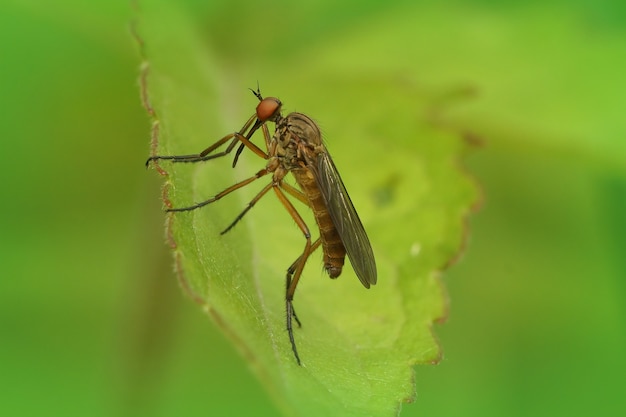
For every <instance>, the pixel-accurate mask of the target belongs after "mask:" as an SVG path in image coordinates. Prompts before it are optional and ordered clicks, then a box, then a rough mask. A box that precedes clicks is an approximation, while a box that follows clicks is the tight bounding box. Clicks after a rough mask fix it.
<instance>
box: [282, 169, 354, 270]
mask: <svg viewBox="0 0 626 417" xmlns="http://www.w3.org/2000/svg"><path fill="white" fill-rule="evenodd" d="M291 172H292V173H293V175H294V177H295V178H296V182H297V183H298V185H300V188H301V189H302V192H303V193H304V194H305V195H306V197H307V199H308V200H309V205H310V206H311V210H313V215H314V216H315V222H316V223H317V227H318V228H319V229H320V239H321V240H322V250H323V251H324V269H326V272H328V275H329V276H330V277H331V278H337V277H338V276H339V275H341V270H342V268H343V264H344V261H345V258H346V248H345V247H344V246H343V242H342V241H341V237H339V233H338V232H337V228H336V227H335V225H334V224H333V221H332V219H331V218H330V213H329V212H328V209H327V207H326V203H325V202H324V198H323V197H322V193H321V192H320V189H319V187H318V186H317V183H316V182H315V179H314V178H313V175H312V173H311V171H309V170H308V169H306V168H300V169H293V170H292V171H291Z"/></svg>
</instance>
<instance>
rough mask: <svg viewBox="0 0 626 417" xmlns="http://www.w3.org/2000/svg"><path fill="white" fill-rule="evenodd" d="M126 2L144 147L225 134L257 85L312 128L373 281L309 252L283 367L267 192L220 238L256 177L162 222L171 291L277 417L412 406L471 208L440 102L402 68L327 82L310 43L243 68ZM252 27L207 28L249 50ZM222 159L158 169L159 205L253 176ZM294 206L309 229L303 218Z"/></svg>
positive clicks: (278, 238)
mask: <svg viewBox="0 0 626 417" xmlns="http://www.w3.org/2000/svg"><path fill="white" fill-rule="evenodd" d="M141 7H142V9H141V11H140V12H139V24H138V25H137V26H136V29H135V30H136V33H137V38H138V40H139V44H140V47H141V49H142V55H143V57H144V59H145V62H144V65H143V67H142V76H141V84H142V90H143V95H142V97H143V100H144V103H145V106H146V107H147V108H148V109H149V111H150V113H151V114H152V117H153V123H154V124H153V149H152V152H153V153H156V154H160V155H173V154H189V153H196V152H199V151H201V150H202V149H204V148H206V147H207V146H209V145H210V144H212V143H213V142H215V141H217V140H218V139H219V138H221V137H222V136H224V135H226V134H228V133H230V132H233V131H235V130H239V129H240V128H241V126H242V125H243V123H244V122H245V120H247V118H248V117H250V116H251V115H252V114H253V112H254V108H255V107H256V103H257V99H256V98H255V97H254V96H253V95H252V94H251V93H250V92H249V91H247V90H246V88H247V87H256V85H255V84H256V81H257V77H258V78H259V82H260V85H261V91H262V92H263V94H264V95H266V96H268V95H269V96H271V95H275V96H278V97H280V98H281V100H282V101H283V104H284V110H285V112H289V111H294V110H297V111H301V112H304V113H306V114H309V115H311V116H312V117H313V118H314V119H315V120H316V121H318V123H319V124H320V126H321V128H322V131H323V134H324V135H325V140H326V143H327V145H328V148H329V150H330V152H331V154H332V156H333V159H334V160H335V163H336V165H337V167H338V169H339V171H340V172H341V175H342V177H343V180H344V182H345V184H346V187H347V188H348V190H349V191H350V195H351V197H352V200H353V202H354V204H355V206H356V207H357V210H358V212H359V214H360V217H361V219H362V220H363V223H364V225H365V228H366V230H367V231H368V234H369V236H370V240H371V242H372V245H373V249H374V252H375V255H376V260H377V264H378V277H379V278H378V285H376V286H374V287H372V288H371V289H370V290H366V289H364V288H363V287H362V286H361V284H360V283H359V281H358V279H357V278H356V276H355V275H354V272H353V271H352V269H351V268H350V267H349V266H346V268H345V269H344V272H343V274H342V276H341V277H340V278H339V279H337V280H330V279H328V277H327V276H325V274H324V273H323V270H322V267H321V252H319V251H318V252H319V253H316V254H314V256H312V257H311V258H310V260H309V262H308V264H307V267H306V268H305V270H304V274H303V277H302V280H301V281H300V284H299V286H298V291H297V292H296V297H295V300H294V304H295V307H296V309H297V311H298V316H299V318H300V319H301V320H302V322H303V326H302V328H297V329H295V331H294V332H295V339H296V343H297V345H298V349H299V353H300V357H301V359H302V366H298V365H297V364H296V361H295V359H294V357H293V354H292V352H291V346H290V343H289V339H288V336H287V332H286V330H285V313H284V308H285V307H284V285H285V284H284V279H285V271H286V269H287V267H288V266H289V265H290V264H291V263H292V262H293V261H294V260H295V259H296V258H297V257H298V256H299V254H300V253H301V251H302V248H303V247H304V242H305V241H304V238H303V237H302V235H301V232H300V231H299V229H298V228H297V227H296V226H295V224H294V222H293V221H292V220H291V218H290V216H289V215H288V213H287V212H286V211H285V210H284V209H283V208H282V206H281V205H280V203H279V202H278V201H277V200H276V199H275V198H274V197H272V194H268V196H267V197H264V198H263V199H262V200H261V201H260V202H259V203H258V204H257V205H256V206H255V207H254V208H253V210H251V212H250V213H248V214H247V215H246V217H245V218H244V220H243V221H242V222H241V223H240V224H238V225H237V226H236V227H235V228H234V229H233V230H231V231H230V232H229V233H227V234H225V235H223V236H220V231H221V230H223V229H224V228H225V227H226V226H228V225H229V224H230V222H231V221H232V220H233V219H234V218H235V216H236V215H237V214H239V213H240V212H241V210H242V209H243V208H244V207H245V204H246V203H247V202H248V201H250V199H251V198H252V197H253V196H254V195H255V194H256V193H257V192H258V191H259V189H260V188H261V187H262V186H263V185H265V184H267V182H266V181H267V179H262V180H259V181H258V183H255V184H253V185H250V186H248V187H245V188H244V189H242V190H239V191H238V192H236V193H234V194H232V195H229V196H227V197H225V198H224V199H222V200H220V201H219V202H216V203H215V204H211V205H209V206H207V207H204V208H202V209H200V210H195V211H192V212H183V213H176V214H171V215H168V216H167V232H166V233H167V239H168V242H169V243H170V245H171V246H172V248H173V250H174V254H175V264H176V270H177V273H178V275H179V279H180V280H181V283H182V285H183V286H184V287H186V289H187V290H188V291H189V293H190V294H192V297H194V298H195V299H196V300H197V301H198V302H200V303H201V304H202V305H203V306H204V309H205V310H206V312H207V313H208V314H209V316H210V317H211V318H212V319H213V321H214V322H215V323H216V324H217V325H218V326H219V327H220V328H221V329H222V330H223V331H224V332H225V333H226V334H227V335H228V336H229V337H230V338H231V339H232V341H233V343H234V345H235V346H236V347H237V348H238V349H239V350H240V351H241V353H242V355H243V356H244V358H245V359H246V360H247V361H248V362H249V364H250V366H251V367H252V368H253V370H254V372H255V373H256V374H257V376H258V377H259V378H260V380H261V381H262V383H263V385H264V386H265V387H266V389H267V390H268V392H269V393H270V395H271V396H272V397H273V399H274V400H275V401H276V403H277V405H278V406H279V407H280V408H281V409H282V410H283V411H284V413H285V414H286V415H298V416H309V415H310V416H320V415H342V416H350V415H354V416H362V415H377V416H384V415H395V414H397V412H398V410H399V409H400V407H401V403H402V402H405V401H410V400H412V399H413V398H414V396H415V387H414V379H415V378H414V371H413V366H414V365H415V364H425V363H436V362H437V361H438V360H439V358H440V355H441V352H440V348H439V346H438V345H437V342H436V340H435V337H434V336H433V334H432V332H431V327H432V325H433V323H434V322H435V321H437V320H443V319H444V318H445V316H446V303H447V300H446V295H445V290H444V289H443V287H442V284H441V282H440V280H439V271H440V270H441V269H442V268H443V267H444V266H445V265H447V264H449V262H450V261H451V260H452V259H453V258H454V257H455V256H457V254H458V251H459V249H460V246H461V244H462V240H463V237H464V235H465V224H464V220H465V217H466V216H467V214H468V212H469V211H470V210H471V207H472V205H473V204H474V203H475V201H476V199H477V192H476V187H475V186H474V184H473V183H472V181H471V180H470V179H469V178H468V177H467V176H466V175H465V174H464V173H463V172H462V170H461V169H460V168H459V166H458V162H459V160H460V158H461V157H462V156H463V154H464V153H465V151H466V150H467V147H468V145H467V143H466V142H465V141H464V140H463V139H462V137H461V135H460V134H459V133H458V132H454V131H447V130H446V129H445V128H443V127H442V126H438V125H437V123H436V118H435V117H433V115H434V114H435V113H434V112H435V110H436V109H437V108H439V107H440V106H442V101H441V94H439V93H430V94H426V93H424V91H422V90H421V89H420V88H419V86H418V85H417V84H416V80H415V79H414V78H413V76H412V75H411V74H410V73H406V72H394V71H393V68H392V69H391V70H389V71H370V72H362V73H355V72H349V71H345V72H336V71H334V68H335V64H336V57H335V56H328V57H325V56H324V48H323V47H322V46H323V45H322V46H320V45H317V46H316V45H315V42H314V41H310V42H309V44H308V45H307V47H305V45H301V46H302V47H301V48H292V49H288V50H285V49H283V48H276V49H275V50H273V51H272V50H270V49H267V50H265V52H267V53H268V57H267V58H265V59H260V58H259V56H258V55H256V54H254V53H252V54H251V59H253V58H254V59H253V62H251V63H250V65H254V68H252V67H248V66H246V65H247V63H246V62H245V59H244V58H238V59H235V58H233V57H232V56H227V54H225V53H224V52H223V51H222V50H220V47H218V46H216V45H217V43H218V42H216V41H214V40H213V39H214V38H212V37H211V36H207V34H206V33H204V32H203V31H202V29H203V25H202V24H201V23H200V22H202V17H201V16H198V15H193V17H192V14H191V13H190V11H189V10H183V9H179V8H176V7H173V6H172V5H170V4H165V3H164V4H160V2H158V1H153V2H149V3H147V4H142V5H141ZM246 16H247V15H244V16H243V17H242V18H241V20H240V21H239V22H240V23H241V22H242V21H245V19H246ZM253 29H254V26H253V27H250V26H249V25H245V24H236V23H234V22H233V24H232V27H230V28H229V30H228V31H226V32H220V33H222V35H223V36H227V37H237V36H239V37H241V39H248V37H250V39H253V37H252V36H253V35H254V31H253ZM261 34H262V33H261ZM214 36H216V35H214ZM294 36H295V37H296V38H298V35H297V34H294ZM301 39H302V38H301ZM266 40H268V39H267V38H263V39H259V42H261V41H266ZM229 42H233V43H236V39H235V40H232V39H231V40H229ZM323 42H332V39H326V40H325V41H324V40H322V43H323ZM212 43H213V44H212ZM313 56H314V57H315V58H314V59H313ZM312 59H313V60H312ZM345 59H349V57H348V56H346V57H345ZM311 60H312V61H311ZM239 61H240V62H239ZM444 103H445V102H444ZM444 105H445V104H444ZM259 136H260V135H259ZM256 143H257V144H259V145H262V139H261V138H260V137H257V138H256ZM231 162H232V157H231V156H229V157H225V158H223V159H218V160H212V161H210V162H207V163H200V164H171V163H167V162H166V161H165V162H163V161H162V162H159V164H158V167H157V169H158V170H159V171H160V172H161V173H163V174H164V175H165V176H166V184H165V189H164V201H165V204H166V206H174V207H181V206H187V205H191V204H193V203H194V202H199V201H202V200H205V199H207V198H209V197H211V196H213V195H215V194H216V193H217V192H219V191H221V190H223V189H225V188H226V187H228V186H229V185H231V184H233V183H234V182H236V181H239V180H242V179H244V178H247V177H249V176H251V175H253V174H254V173H255V172H257V171H258V170H259V169H261V168H262V167H263V166H264V161H263V160H261V159H259V158H258V157H256V156H255V155H253V154H252V153H251V152H249V151H246V152H244V154H243V155H242V157H241V159H240V162H239V164H238V166H237V168H236V169H232V168H231ZM296 207H297V208H298V210H299V211H300V213H302V215H303V217H304V219H305V221H306V222H307V224H309V225H314V224H315V223H314V220H313V218H312V216H311V213H310V210H308V209H307V208H306V207H304V206H302V205H299V203H296ZM209 354H210V352H207V355H209Z"/></svg>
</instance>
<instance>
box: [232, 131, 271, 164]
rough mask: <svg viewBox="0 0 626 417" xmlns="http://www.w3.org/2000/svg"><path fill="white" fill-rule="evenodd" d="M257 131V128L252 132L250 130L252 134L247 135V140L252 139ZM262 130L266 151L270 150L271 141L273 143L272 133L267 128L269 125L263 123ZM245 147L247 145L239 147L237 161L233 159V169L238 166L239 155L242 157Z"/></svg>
mask: <svg viewBox="0 0 626 417" xmlns="http://www.w3.org/2000/svg"><path fill="white" fill-rule="evenodd" d="M255 126H256V125H255ZM257 129H258V128H257ZM255 130H256V129H255V128H252V130H250V132H248V134H247V135H246V139H250V137H251V136H252V134H253V133H254V132H255ZM261 130H262V132H263V138H264V139H265V146H266V147H265V149H268V150H269V148H270V141H271V139H272V138H271V136H270V131H269V129H268V128H267V124H265V123H263V124H262V125H261ZM245 146H246V144H245V143H241V145H239V148H237V152H235V159H233V168H235V165H237V161H238V160H239V155H241V152H242V151H243V149H244V148H245Z"/></svg>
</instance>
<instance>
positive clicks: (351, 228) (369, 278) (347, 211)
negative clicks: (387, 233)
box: [312, 152, 376, 288]
mask: <svg viewBox="0 0 626 417" xmlns="http://www.w3.org/2000/svg"><path fill="white" fill-rule="evenodd" d="M312 171H313V173H314V174H315V180H316V181H317V185H318V186H319V189H320V191H321V192H322V197H323V198H324V201H325V202H326V207H327V208H328V211H329V213H330V218H331V219H332V221H333V224H334V225H335V227H336V228H337V232H339V236H340V237H341V240H342V242H343V245H344V246H345V248H346V252H347V254H348V257H349V258H350V263H351V264H352V268H354V272H356V275H357V277H359V279H360V280H361V283H363V285H364V286H365V287H366V288H369V287H370V284H372V285H374V284H376V261H375V260H374V252H373V251H372V246H371V245H370V241H369V239H368V238H367V234H366V233H365V229H364V228H363V224H362V223H361V219H359V215H358V214H357V213H356V210H355V209H354V205H352V201H351V200H350V196H349V195H348V191H346V187H345V186H344V185H343V181H341V177H340V176H339V172H337V168H336V167H335V164H334V163H333V160H332V159H331V158H330V156H329V155H328V154H327V153H325V152H321V153H319V154H318V156H317V161H316V164H315V167H314V168H313V169H312Z"/></svg>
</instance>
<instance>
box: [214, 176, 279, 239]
mask: <svg viewBox="0 0 626 417" xmlns="http://www.w3.org/2000/svg"><path fill="white" fill-rule="evenodd" d="M272 186H273V184H272V183H269V184H267V185H266V186H265V187H263V189H262V190H261V191H260V192H259V193H258V194H257V195H256V196H255V197H254V198H253V199H252V201H250V202H249V203H248V205H247V206H246V208H245V209H244V210H243V211H242V212H241V213H239V215H238V216H237V218H236V219H235V221H233V222H232V223H231V224H230V225H229V226H228V227H227V228H226V229H224V230H223V231H222V232H221V233H220V235H223V234H224V233H226V232H228V231H229V230H230V229H232V228H233V227H234V226H235V225H236V224H237V223H238V222H239V220H241V219H242V218H243V216H245V214H246V213H247V212H248V211H249V210H250V209H251V208H252V207H254V205H255V204H256V203H257V201H259V200H260V199H261V197H263V196H264V195H265V193H267V192H268V191H269V190H270V188H272Z"/></svg>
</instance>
